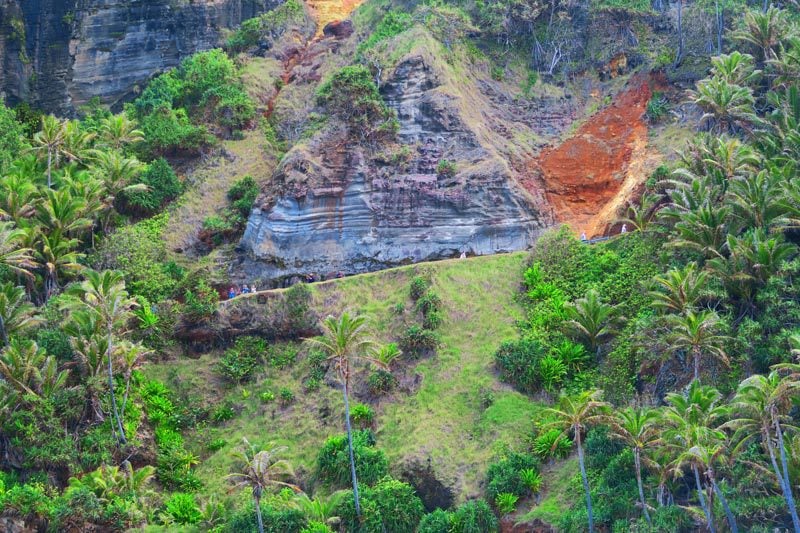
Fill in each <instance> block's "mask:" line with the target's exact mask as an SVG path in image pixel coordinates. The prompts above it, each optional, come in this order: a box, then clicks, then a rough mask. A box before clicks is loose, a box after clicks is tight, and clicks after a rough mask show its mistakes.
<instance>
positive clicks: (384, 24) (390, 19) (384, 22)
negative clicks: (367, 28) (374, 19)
mask: <svg viewBox="0 0 800 533" xmlns="http://www.w3.org/2000/svg"><path fill="white" fill-rule="evenodd" d="M413 24H414V20H413V19H412V18H411V15H410V14H408V13H404V12H402V11H395V10H392V11H389V12H388V13H386V14H385V15H384V16H383V18H382V19H381V21H380V22H379V23H378V25H377V26H376V27H375V30H373V32H372V33H371V34H370V35H369V37H367V39H366V40H364V41H362V42H361V43H360V44H359V45H358V48H357V49H356V51H357V53H359V54H363V53H364V52H366V51H367V50H369V49H371V48H374V47H375V45H376V44H378V43H380V42H381V41H385V40H387V39H391V38H392V37H394V36H395V35H399V34H401V33H403V32H404V31H406V30H407V29H409V28H410V27H411V26H412V25H413Z"/></svg>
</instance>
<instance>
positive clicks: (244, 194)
mask: <svg viewBox="0 0 800 533" xmlns="http://www.w3.org/2000/svg"><path fill="white" fill-rule="evenodd" d="M259 192H260V189H259V187H258V184H257V183H256V180H254V179H253V178H252V177H251V176H245V177H243V178H242V179H240V180H239V181H237V182H236V183H234V184H233V185H232V186H231V188H230V189H229V190H228V200H230V201H231V202H232V204H233V208H234V209H235V210H236V211H237V212H238V213H239V214H240V215H241V216H243V217H248V216H249V215H250V211H252V209H253V204H254V203H255V201H256V197H257V196H258V193H259Z"/></svg>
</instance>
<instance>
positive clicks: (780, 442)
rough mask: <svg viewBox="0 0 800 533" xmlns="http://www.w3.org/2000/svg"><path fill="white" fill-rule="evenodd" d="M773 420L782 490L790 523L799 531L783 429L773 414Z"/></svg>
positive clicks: (798, 532) (799, 520)
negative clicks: (779, 455) (781, 472)
mask: <svg viewBox="0 0 800 533" xmlns="http://www.w3.org/2000/svg"><path fill="white" fill-rule="evenodd" d="M772 418H773V420H774V421H775V434H776V435H777V436H778V451H779V452H780V454H781V466H782V467H783V483H784V487H785V488H784V492H785V496H786V504H787V505H788V506H789V514H791V515H792V525H794V530H795V533H800V519H798V517H797V507H796V506H795V503H794V496H792V482H791V480H790V479H789V465H788V464H787V460H786V447H785V446H784V445H783V431H782V430H781V424H780V422H779V421H778V419H777V418H776V417H775V416H773V417H772Z"/></svg>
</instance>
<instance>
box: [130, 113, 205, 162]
mask: <svg viewBox="0 0 800 533" xmlns="http://www.w3.org/2000/svg"><path fill="white" fill-rule="evenodd" d="M140 125H141V129H142V132H144V138H145V141H144V150H145V152H146V153H147V154H149V155H152V156H162V155H168V154H176V153H178V152H184V153H189V154H193V153H197V152H199V151H200V149H201V148H203V147H204V146H207V145H209V144H211V143H212V139H211V136H210V134H209V133H208V130H207V129H206V128H205V127H204V126H196V125H194V124H192V123H191V122H190V121H189V116H188V114H187V113H186V110H185V109H183V108H178V109H173V108H172V107H171V106H169V105H165V106H163V107H159V108H158V109H156V110H154V111H153V112H152V113H150V114H149V115H147V116H145V117H142V118H141V119H140Z"/></svg>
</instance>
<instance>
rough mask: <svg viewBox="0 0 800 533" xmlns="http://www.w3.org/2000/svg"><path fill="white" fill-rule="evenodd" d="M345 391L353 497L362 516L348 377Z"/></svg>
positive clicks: (344, 384) (357, 512)
mask: <svg viewBox="0 0 800 533" xmlns="http://www.w3.org/2000/svg"><path fill="white" fill-rule="evenodd" d="M342 390H343V392H344V423H345V427H346V428H347V449H348V452H349V453H350V477H351V478H352V479H353V497H354V498H355V502H356V516H357V517H361V502H360V501H359V499H358V479H357V478H356V459H355V456H354V454H353V429H352V427H351V426H350V399H349V398H348V393H347V378H346V377H345V378H344V379H343V380H342Z"/></svg>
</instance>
